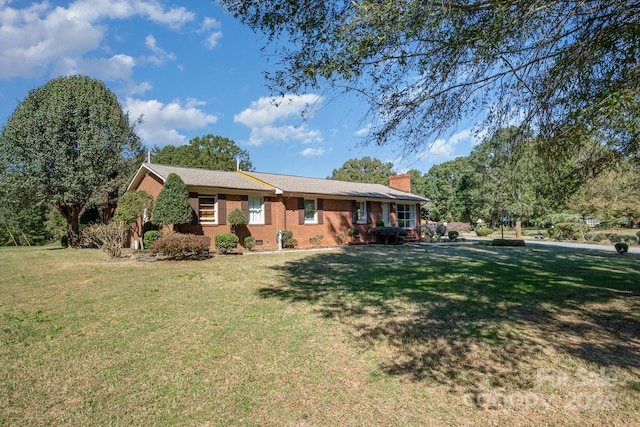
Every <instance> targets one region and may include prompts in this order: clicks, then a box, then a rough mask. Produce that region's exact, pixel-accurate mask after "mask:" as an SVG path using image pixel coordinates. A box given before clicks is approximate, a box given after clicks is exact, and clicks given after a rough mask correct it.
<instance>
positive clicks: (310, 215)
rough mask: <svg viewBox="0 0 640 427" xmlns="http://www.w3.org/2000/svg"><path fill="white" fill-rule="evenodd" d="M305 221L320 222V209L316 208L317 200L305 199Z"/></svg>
mask: <svg viewBox="0 0 640 427" xmlns="http://www.w3.org/2000/svg"><path fill="white" fill-rule="evenodd" d="M304 222H305V224H307V223H317V222H318V210H317V209H316V201H315V200H310V199H305V201H304Z"/></svg>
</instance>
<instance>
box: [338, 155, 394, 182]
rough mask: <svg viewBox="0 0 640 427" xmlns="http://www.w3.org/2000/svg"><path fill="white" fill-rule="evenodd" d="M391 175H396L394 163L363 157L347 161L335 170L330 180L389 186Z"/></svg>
mask: <svg viewBox="0 0 640 427" xmlns="http://www.w3.org/2000/svg"><path fill="white" fill-rule="evenodd" d="M391 175H394V172H393V163H391V162H387V163H383V162H382V161H381V160H380V159H376V158H371V157H363V158H361V159H349V160H347V161H346V162H344V164H343V165H342V166H341V167H339V168H338V169H334V170H333V172H332V173H331V176H330V177H329V179H335V180H340V181H349V182H368V183H371V184H382V185H389V177H390V176H391Z"/></svg>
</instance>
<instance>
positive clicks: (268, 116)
mask: <svg viewBox="0 0 640 427" xmlns="http://www.w3.org/2000/svg"><path fill="white" fill-rule="evenodd" d="M322 100H323V98H322V97H321V96H319V95H313V94H307V95H299V96H293V95H290V96H285V97H284V98H281V99H278V100H275V102H274V100H273V99H272V98H266V97H262V98H260V99H258V100H257V101H253V102H252V103H251V105H250V106H249V108H247V109H245V110H243V111H241V112H240V113H238V114H236V115H235V116H234V118H233V121H234V122H236V123H240V124H243V125H245V126H248V127H250V128H251V136H250V138H249V144H251V145H260V144H262V143H264V142H268V141H288V140H295V141H300V142H303V143H305V144H308V143H313V142H316V143H317V142H322V141H323V138H322V134H321V133H320V131H318V130H313V129H308V128H307V127H306V126H304V125H300V126H293V125H289V124H283V125H281V126H276V124H277V123H278V122H284V121H287V120H290V119H291V118H292V117H299V118H300V119H301V116H302V115H303V113H305V112H308V111H309V109H310V108H311V107H313V106H316V105H319V104H320V103H321V102H322Z"/></svg>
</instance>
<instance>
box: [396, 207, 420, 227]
mask: <svg viewBox="0 0 640 427" xmlns="http://www.w3.org/2000/svg"><path fill="white" fill-rule="evenodd" d="M400 206H403V207H404V206H406V207H408V213H409V218H408V221H409V225H401V224H402V223H403V222H406V221H407V219H406V218H400V209H399V208H400ZM403 212H404V211H403ZM416 215H417V214H416V205H415V204H413V203H396V223H397V224H398V227H402V228H416V227H417V217H416Z"/></svg>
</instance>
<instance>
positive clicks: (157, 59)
mask: <svg viewBox="0 0 640 427" xmlns="http://www.w3.org/2000/svg"><path fill="white" fill-rule="evenodd" d="M144 44H145V46H146V47H147V48H148V49H149V50H150V51H151V52H152V53H153V55H150V56H146V57H145V58H144V59H145V60H146V61H148V62H149V63H151V64H153V65H157V66H160V65H163V64H164V63H165V62H167V61H173V60H175V59H176V56H175V55H174V54H173V52H167V51H166V50H164V49H162V48H161V47H160V46H158V42H157V40H156V38H155V37H154V36H153V34H149V35H148V36H147V37H145V39H144Z"/></svg>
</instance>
